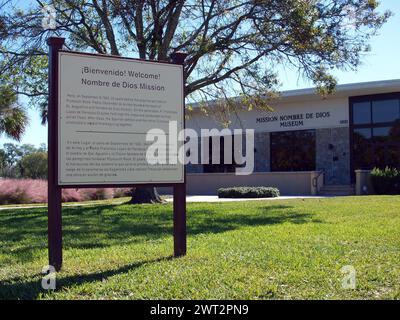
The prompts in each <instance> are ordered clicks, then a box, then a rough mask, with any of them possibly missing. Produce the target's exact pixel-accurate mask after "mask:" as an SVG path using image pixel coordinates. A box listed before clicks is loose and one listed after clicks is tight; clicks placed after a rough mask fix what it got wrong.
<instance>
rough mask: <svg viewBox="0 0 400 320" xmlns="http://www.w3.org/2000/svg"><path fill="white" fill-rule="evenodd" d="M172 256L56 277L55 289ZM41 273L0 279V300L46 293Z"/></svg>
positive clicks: (100, 277)
mask: <svg viewBox="0 0 400 320" xmlns="http://www.w3.org/2000/svg"><path fill="white" fill-rule="evenodd" d="M171 259H173V257H172V256H171V257H164V258H158V259H152V260H145V261H139V262H136V263H132V264H128V265H125V266H122V267H120V268H117V269H112V270H106V271H101V272H95V273H90V274H83V275H76V276H67V277H63V278H59V279H58V278H57V280H56V291H60V290H63V289H64V288H67V287H70V286H73V285H79V284H84V283H89V282H95V281H100V282H101V281H103V280H105V279H107V278H109V277H112V276H114V275H119V274H124V273H127V272H129V271H132V270H135V269H137V268H139V267H141V266H143V265H145V264H153V263H158V262H162V261H168V260H171ZM42 277H43V276H42V275H39V274H36V275H33V276H32V277H31V278H28V279H27V278H13V279H9V280H6V281H0V300H17V299H25V300H33V299H37V298H38V297H39V295H40V294H46V293H47V292H48V291H47V290H44V289H43V288H42V285H41V283H42Z"/></svg>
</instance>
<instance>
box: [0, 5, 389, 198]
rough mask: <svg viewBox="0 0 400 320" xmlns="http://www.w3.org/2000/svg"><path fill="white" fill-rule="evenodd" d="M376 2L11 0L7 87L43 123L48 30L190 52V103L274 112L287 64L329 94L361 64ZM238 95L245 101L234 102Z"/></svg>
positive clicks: (142, 52)
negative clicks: (50, 17)
mask: <svg viewBox="0 0 400 320" xmlns="http://www.w3.org/2000/svg"><path fill="white" fill-rule="evenodd" d="M18 3H20V2H18ZM46 5H51V6H53V7H54V9H55V11H56V28H55V29H54V30H44V29H43V27H42V20H43V11H42V8H44V7H45V6H46ZM378 7H379V3H378V1H376V0H251V1H245V0H242V1H240V0H175V1H174V0H109V1H106V0H91V1H84V0H55V1H32V2H31V3H30V4H29V5H24V7H23V8H22V7H17V6H16V5H15V4H14V1H10V0H3V3H1V4H0V8H1V14H0V86H1V87H5V86H8V87H11V88H12V89H13V92H14V94H16V95H18V94H20V95H26V96H28V97H29V98H30V102H31V105H32V106H35V107H38V108H39V110H40V111H41V113H42V117H43V121H44V122H45V121H46V112H47V100H46V95H47V81H46V77H47V69H46V68H47V56H46V54H47V45H46V42H45V41H46V38H47V37H48V36H50V35H52V36H55V35H57V36H62V37H65V38H66V39H67V40H66V47H67V48H68V49H71V50H78V51H86V52H96V53H101V54H112V55H123V56H130V57H139V58H143V59H152V60H153V59H154V60H168V59H169V56H170V55H171V54H172V53H174V52H177V51H184V52H186V53H187V54H188V57H187V59H186V64H185V79H186V85H185V95H186V98H187V101H207V100H215V99H222V100H223V101H225V102H226V103H220V104H218V108H219V110H218V112H217V113H218V115H223V116H222V117H221V118H224V119H228V118H229V117H226V115H227V114H228V115H229V114H230V113H232V112H235V108H238V107H240V108H246V109H252V108H259V109H265V108H267V107H268V106H267V103H266V101H267V100H266V97H268V96H270V95H271V93H272V92H274V90H275V89H276V86H277V84H278V83H279V77H278V75H277V74H276V73H277V70H278V67H279V66H282V65H284V66H290V67H293V68H296V69H297V70H298V72H299V74H300V75H301V76H304V77H305V78H307V79H310V80H312V81H313V83H314V84H315V85H316V87H317V88H318V89H319V91H320V92H321V93H322V94H327V93H329V92H331V91H333V90H334V87H335V84H336V81H335V79H334V78H333V77H332V76H331V74H330V73H331V72H332V71H333V70H334V69H340V70H350V71H351V70H355V69H356V68H357V66H359V64H360V62H361V58H362V57H363V54H364V53H365V52H367V51H368V49H369V45H368V43H369V39H370V37H371V36H373V35H375V33H376V32H377V31H378V30H379V28H380V27H381V26H382V25H383V24H384V23H385V22H386V21H387V19H388V18H389V17H390V12H380V11H379V10H378ZM234 96H241V97H242V99H241V104H240V106H238V105H237V104H235V105H234V107H232V105H233V104H231V103H229V102H230V99H229V97H234ZM204 110H206V111H205V112H207V108H205V109H204ZM208 112H210V109H208ZM137 192H141V196H139V195H138V196H137V197H136V200H143V199H144V198H146V199H144V200H146V201H154V200H157V197H156V194H155V193H154V192H153V190H138V191H137ZM134 199H135V197H134Z"/></svg>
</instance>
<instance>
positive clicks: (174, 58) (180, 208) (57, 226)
mask: <svg viewBox="0 0 400 320" xmlns="http://www.w3.org/2000/svg"><path fill="white" fill-rule="evenodd" d="M64 43H65V38H60V37H49V38H48V39H47V44H48V46H49V53H48V57H49V66H48V68H49V69H48V88H49V96H48V117H47V118H48V258H49V265H51V266H53V267H54V268H55V270H56V271H60V270H61V268H62V263H63V254H62V205H61V204H62V198H61V192H62V188H63V187H68V188H96V187H101V188H108V187H132V188H134V187H172V188H173V237H174V256H175V257H180V256H184V255H186V251H187V246H186V168H185V166H184V165H182V167H183V181H182V182H174V183H168V182H163V183H157V182H155V183H152V182H151V183H121V184H116V183H101V184H98V183H93V184H68V185H61V184H59V173H60V171H59V152H60V150H59V148H60V146H59V133H60V132H59V131H60V128H59V116H60V114H59V98H60V97H59V95H60V87H59V79H60V77H59V72H60V59H59V57H60V52H68V53H71V54H74V53H76V54H79V55H90V56H95V57H96V56H97V57H102V58H104V57H109V58H113V59H125V60H136V61H142V62H146V63H147V62H149V63H162V64H175V65H181V66H182V77H183V79H185V78H184V68H183V66H184V61H185V58H186V56H187V54H185V53H182V52H176V53H173V54H172V55H171V62H166V61H160V62H157V61H149V60H144V59H135V58H126V57H119V56H112V55H100V54H92V53H81V52H74V51H65V50H63V46H64ZM184 83H185V80H184V81H183V88H181V95H182V107H183V111H182V117H183V123H182V127H183V129H184V128H185V100H184V85H185V84H184Z"/></svg>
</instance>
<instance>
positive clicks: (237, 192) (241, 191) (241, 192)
mask: <svg viewBox="0 0 400 320" xmlns="http://www.w3.org/2000/svg"><path fill="white" fill-rule="evenodd" d="M217 193H218V197H219V198H275V197H279V190H278V189H276V188H270V187H233V188H220V189H218V190H217Z"/></svg>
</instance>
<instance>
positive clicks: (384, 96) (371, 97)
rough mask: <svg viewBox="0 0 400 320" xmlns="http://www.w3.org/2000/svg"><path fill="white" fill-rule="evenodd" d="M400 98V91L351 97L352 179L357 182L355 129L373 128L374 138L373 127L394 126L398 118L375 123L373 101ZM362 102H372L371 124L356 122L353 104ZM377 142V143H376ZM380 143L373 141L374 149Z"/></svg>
mask: <svg viewBox="0 0 400 320" xmlns="http://www.w3.org/2000/svg"><path fill="white" fill-rule="evenodd" d="M396 99H398V100H400V92H391V93H382V94H372V95H364V96H354V97H350V98H349V137H350V169H351V173H352V174H351V180H352V182H353V183H354V182H355V172H354V170H355V169H356V168H355V163H354V158H355V155H354V130H355V129H371V134H372V139H373V129H375V128H382V127H392V126H393V125H395V124H396V120H394V121H392V122H381V123H374V122H373V120H374V119H373V108H372V102H373V101H384V100H396ZM361 102H370V104H371V108H370V113H371V123H370V124H354V119H353V105H354V103H361ZM397 121H398V120H397ZM374 144H375V145H374ZM379 145H380V144H379V143H374V142H373V141H371V147H372V148H373V150H374V149H375V148H377V147H379ZM388 145H399V147H400V144H399V143H396V142H393V143H392V144H388Z"/></svg>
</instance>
